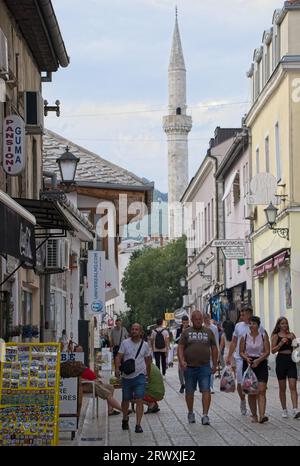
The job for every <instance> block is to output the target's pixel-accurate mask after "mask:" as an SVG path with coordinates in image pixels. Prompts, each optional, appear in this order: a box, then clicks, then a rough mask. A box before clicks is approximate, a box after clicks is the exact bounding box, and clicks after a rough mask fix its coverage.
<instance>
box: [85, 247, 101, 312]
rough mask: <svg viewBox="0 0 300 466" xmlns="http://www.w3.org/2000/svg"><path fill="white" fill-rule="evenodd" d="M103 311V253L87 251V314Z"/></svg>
mask: <svg viewBox="0 0 300 466" xmlns="http://www.w3.org/2000/svg"><path fill="white" fill-rule="evenodd" d="M104 311H105V252H104V251H88V312H89V313H90V314H93V315H95V314H97V315H100V314H103V313H104Z"/></svg>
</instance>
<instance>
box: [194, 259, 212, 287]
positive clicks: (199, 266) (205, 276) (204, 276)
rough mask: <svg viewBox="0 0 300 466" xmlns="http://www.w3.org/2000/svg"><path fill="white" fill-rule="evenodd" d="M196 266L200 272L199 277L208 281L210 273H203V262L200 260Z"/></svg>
mask: <svg viewBox="0 0 300 466" xmlns="http://www.w3.org/2000/svg"><path fill="white" fill-rule="evenodd" d="M197 267H198V272H199V274H200V277H202V278H205V280H207V281H208V282H210V281H211V275H205V274H204V272H205V263H204V262H203V261H200V262H199V264H197Z"/></svg>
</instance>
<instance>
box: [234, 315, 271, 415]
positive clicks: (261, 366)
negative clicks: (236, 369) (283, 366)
mask: <svg viewBox="0 0 300 466" xmlns="http://www.w3.org/2000/svg"><path fill="white" fill-rule="evenodd" d="M259 326H260V318H259V317H255V316H253V317H251V318H250V320H249V330H250V331H249V333H247V334H246V335H245V336H243V337H242V338H241V342H240V355H241V357H242V358H243V373H244V372H245V371H246V369H247V368H248V366H251V369H253V371H254V373H255V375H256V377H257V380H258V390H259V391H258V395H248V403H249V407H250V410H251V414H252V422H260V423H261V424H262V423H264V422H267V421H268V420H269V419H268V417H267V416H266V414H265V413H266V389H267V383H268V377H269V373H268V362H267V358H268V356H269V354H270V342H269V337H268V335H267V334H266V333H264V334H261V333H260V332H259ZM257 405H258V413H259V419H258V417H257Z"/></svg>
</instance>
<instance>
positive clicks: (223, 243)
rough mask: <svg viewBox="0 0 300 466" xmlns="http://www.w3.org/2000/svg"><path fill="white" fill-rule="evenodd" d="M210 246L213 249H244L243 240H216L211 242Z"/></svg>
mask: <svg viewBox="0 0 300 466" xmlns="http://www.w3.org/2000/svg"><path fill="white" fill-rule="evenodd" d="M212 246H213V247H215V248H227V247H244V246H245V240H243V239H217V240H215V241H213V242H212Z"/></svg>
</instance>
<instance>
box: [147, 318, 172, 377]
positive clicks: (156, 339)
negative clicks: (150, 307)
mask: <svg viewBox="0 0 300 466" xmlns="http://www.w3.org/2000/svg"><path fill="white" fill-rule="evenodd" d="M162 324H163V320H162V319H157V321H156V328H155V330H153V331H152V335H151V345H152V351H153V354H154V358H155V364H156V365H157V367H158V369H159V370H160V361H161V367H162V375H163V376H164V375H166V369H167V357H168V349H169V332H168V331H167V330H166V329H165V328H163V326H162Z"/></svg>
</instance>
